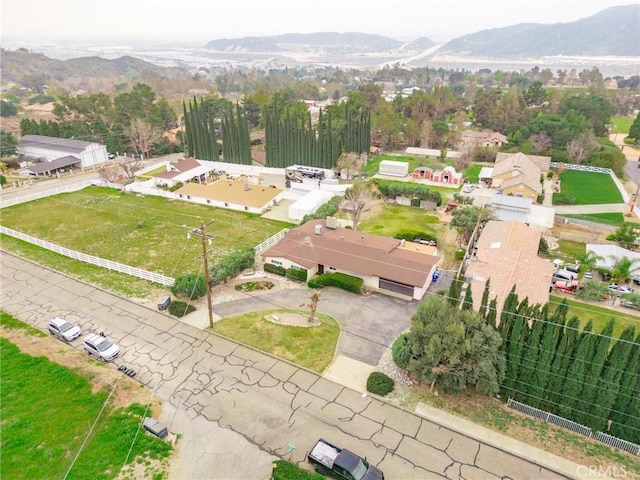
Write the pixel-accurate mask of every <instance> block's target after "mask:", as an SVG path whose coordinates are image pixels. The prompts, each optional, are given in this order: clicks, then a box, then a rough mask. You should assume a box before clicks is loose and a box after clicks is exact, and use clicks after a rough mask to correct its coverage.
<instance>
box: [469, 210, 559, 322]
mask: <svg viewBox="0 0 640 480" xmlns="http://www.w3.org/2000/svg"><path fill="white" fill-rule="evenodd" d="M540 237H541V233H540V232H539V231H538V230H536V229H534V228H531V227H528V226H526V225H523V224H521V223H519V222H516V221H514V220H510V221H506V222H500V221H495V220H492V221H489V222H487V224H486V225H485V227H484V229H483V230H482V233H481V234H480V238H479V239H478V242H477V244H476V247H475V255H474V259H473V260H472V261H471V262H470V263H469V266H468V267H467V269H466V271H465V277H466V279H467V282H468V284H469V286H470V288H471V295H472V297H473V305H474V308H475V309H478V308H479V307H480V302H481V301H482V294H483V292H484V287H485V283H486V281H487V280H488V279H491V282H490V292H489V299H490V300H491V299H493V298H496V300H497V308H498V318H499V316H500V312H501V311H502V307H503V305H504V302H505V300H506V298H507V295H508V294H509V292H510V291H511V289H512V288H513V286H514V285H515V287H516V293H517V294H518V298H519V299H520V301H522V300H524V298H525V297H526V298H528V299H529V304H530V305H533V304H540V305H544V304H545V303H547V302H548V301H549V287H550V285H551V279H552V276H553V263H551V262H548V261H547V260H544V259H542V258H540V257H538V246H539V244H540Z"/></svg>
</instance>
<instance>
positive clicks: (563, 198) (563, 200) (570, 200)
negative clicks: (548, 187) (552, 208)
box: [553, 193, 576, 205]
mask: <svg viewBox="0 0 640 480" xmlns="http://www.w3.org/2000/svg"><path fill="white" fill-rule="evenodd" d="M574 203H576V197H574V196H573V195H568V194H566V193H554V194H553V204H554V205H573V204H574Z"/></svg>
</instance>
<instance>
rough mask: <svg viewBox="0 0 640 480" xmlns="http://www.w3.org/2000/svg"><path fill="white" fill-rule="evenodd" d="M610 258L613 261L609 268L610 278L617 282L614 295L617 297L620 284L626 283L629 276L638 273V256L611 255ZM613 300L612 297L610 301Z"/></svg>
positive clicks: (639, 267) (639, 268)
mask: <svg viewBox="0 0 640 480" xmlns="http://www.w3.org/2000/svg"><path fill="white" fill-rule="evenodd" d="M611 258H612V260H614V262H615V263H614V264H613V267H612V268H611V280H613V281H614V282H615V283H616V284H617V287H616V295H615V296H616V297H618V296H620V292H619V291H620V284H621V283H627V282H628V281H629V279H630V278H631V277H633V276H634V275H636V274H638V273H640V257H638V258H633V259H631V258H628V257H622V258H617V257H614V256H611ZM615 301H616V300H615V297H614V298H613V301H612V302H611V303H615Z"/></svg>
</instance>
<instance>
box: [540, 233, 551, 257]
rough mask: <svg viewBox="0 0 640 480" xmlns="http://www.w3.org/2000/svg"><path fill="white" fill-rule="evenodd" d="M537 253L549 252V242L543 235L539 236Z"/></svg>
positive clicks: (544, 253)
mask: <svg viewBox="0 0 640 480" xmlns="http://www.w3.org/2000/svg"><path fill="white" fill-rule="evenodd" d="M538 253H541V254H542V255H546V254H547V253H549V243H548V242H547V241H546V240H545V239H544V237H540V243H539V244H538Z"/></svg>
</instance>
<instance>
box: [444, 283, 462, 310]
mask: <svg viewBox="0 0 640 480" xmlns="http://www.w3.org/2000/svg"><path fill="white" fill-rule="evenodd" d="M461 293H462V276H461V275H456V277H455V278H454V279H453V280H452V281H451V285H450V286H449V292H448V294H447V296H448V301H449V304H450V305H451V306H452V307H457V306H458V305H459V304H460V294H461Z"/></svg>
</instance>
